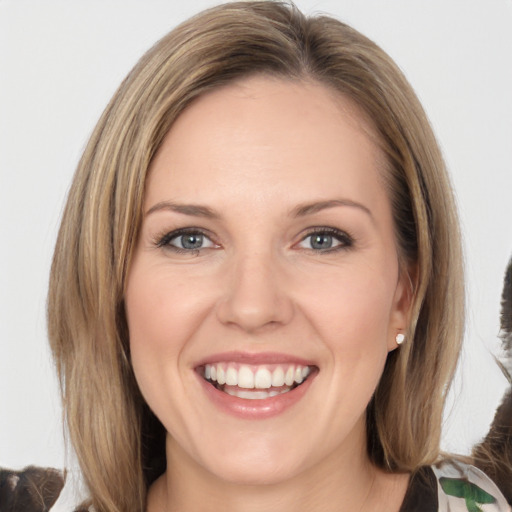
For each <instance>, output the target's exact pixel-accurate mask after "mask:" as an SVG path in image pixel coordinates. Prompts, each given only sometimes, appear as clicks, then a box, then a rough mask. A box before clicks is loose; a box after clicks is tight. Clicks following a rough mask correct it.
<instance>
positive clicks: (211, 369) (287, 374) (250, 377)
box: [204, 363, 311, 389]
mask: <svg viewBox="0 0 512 512" xmlns="http://www.w3.org/2000/svg"><path fill="white" fill-rule="evenodd" d="M310 371H311V370H310V368H309V366H301V365H277V366H276V365H264V366H249V365H237V364H235V363H217V364H206V365H205V366H204V378H205V379H208V380H211V381H215V382H217V383H218V384H221V385H222V384H227V385H228V386H238V387H240V388H245V389H268V388H271V387H281V386H285V385H286V386H292V385H293V384H294V383H297V384H300V383H301V382H302V381H303V380H304V379H305V378H306V377H307V376H308V375H309V373H310Z"/></svg>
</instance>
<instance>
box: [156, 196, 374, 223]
mask: <svg viewBox="0 0 512 512" xmlns="http://www.w3.org/2000/svg"><path fill="white" fill-rule="evenodd" d="M340 206H349V207H352V208H359V209H360V210H362V211H363V212H365V213H366V214H367V215H369V216H370V218H371V219H372V220H374V219H373V215H372V212H371V211H370V209H369V208H367V207H366V206H364V205H363V204H361V203H358V202H356V201H352V200H350V199H329V200H326V201H316V202H313V203H306V204H300V205H298V206H296V207H295V208H293V209H292V211H291V216H292V217H305V216H307V215H313V214H315V213H318V212H321V211H322V210H326V209H328V208H335V207H340ZM165 210H167V211H171V212H176V213H181V214H183V215H190V216H192V217H204V218H208V219H219V218H220V215H219V214H218V213H217V212H215V210H212V209H211V208H209V207H208V206H202V205H198V204H181V203H174V202H172V201H161V202H159V203H157V204H155V205H153V206H152V207H151V208H150V209H149V210H148V211H147V212H146V215H150V214H152V213H154V212H158V211H165Z"/></svg>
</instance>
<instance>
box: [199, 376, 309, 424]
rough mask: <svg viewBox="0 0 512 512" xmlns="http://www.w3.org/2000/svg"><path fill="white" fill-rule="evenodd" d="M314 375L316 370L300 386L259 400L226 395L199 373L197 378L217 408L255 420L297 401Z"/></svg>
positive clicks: (275, 412)
mask: <svg viewBox="0 0 512 512" xmlns="http://www.w3.org/2000/svg"><path fill="white" fill-rule="evenodd" d="M315 376H316V372H315V373H313V374H311V375H309V377H308V378H307V379H306V380H305V381H304V382H303V383H302V384H301V385H300V386H297V387H296V388H294V389H292V390H291V391H288V392H287V393H282V394H280V395H277V396H272V397H269V398H263V399H261V400H251V399H248V398H239V397H237V396H232V395H228V394H227V393H224V392H223V391H220V390H219V389H217V388H216V387H215V386H213V385H212V384H210V383H209V382H207V381H206V380H205V379H203V377H201V376H200V375H198V378H199V380H200V383H201V385H202V387H203V390H204V391H205V393H206V395H207V396H208V398H209V399H210V400H211V401H212V402H213V404H214V405H216V406H217V407H218V408H219V409H221V410H222V411H224V412H226V413H228V414H230V415H232V416H237V417H239V418H242V419H248V420H257V419H266V418H272V417H273V416H278V415H279V414H281V413H283V412H284V411H285V410H286V409H288V408H290V407H292V406H293V405H295V404H296V403H297V402H299V400H301V398H302V397H303V396H304V395H305V394H306V393H307V391H308V389H309V387H310V386H311V383H312V382H313V379H314V377H315Z"/></svg>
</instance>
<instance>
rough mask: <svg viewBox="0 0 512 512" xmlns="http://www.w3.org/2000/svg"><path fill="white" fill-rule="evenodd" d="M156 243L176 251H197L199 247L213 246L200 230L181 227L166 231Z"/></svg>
mask: <svg viewBox="0 0 512 512" xmlns="http://www.w3.org/2000/svg"><path fill="white" fill-rule="evenodd" d="M157 245H158V247H167V248H169V249H172V250H174V251H176V252H198V251H200V250H201V249H207V248H210V247H215V244H214V243H213V242H212V241H211V240H210V239H209V238H208V237H207V236H206V235H205V234H204V233H202V232H201V231H197V230H181V229H180V230H177V231H172V232H171V233H167V234H166V235H164V236H163V237H162V238H161V239H160V240H159V241H158V243H157Z"/></svg>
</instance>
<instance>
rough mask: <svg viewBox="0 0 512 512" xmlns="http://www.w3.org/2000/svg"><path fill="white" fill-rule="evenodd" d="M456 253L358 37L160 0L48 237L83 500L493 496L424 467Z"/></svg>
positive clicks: (373, 501)
mask: <svg viewBox="0 0 512 512" xmlns="http://www.w3.org/2000/svg"><path fill="white" fill-rule="evenodd" d="M461 274H462V270H461V255H460V243H459V233H458V226H457V218H456V213H455V209H454V206H453V198H452V194H451V190H450V184H449V181H448V178H447V177H446V174H445V171H444V166H443V162H442V159H441V156H440V153H439V150H438V147H437V145H436V142H435V138H434V136H433V134H432V132H431V130H430V127H429V125H428V121H427V120H426V117H425V114H424V113H423V110H422V108H421V106H420V105H419V103H418V100H417V99H416V97H415V95H414V93H413V91H412V90H411V88H410V86H409V85H408V83H407V82H406V80H405V79H404V77H403V76H402V74H401V73H400V71H399V70H398V69H397V67H396V66H395V65H394V63H393V62H392V61H391V60H390V59H389V57H388V56H387V55H386V54H384V52H382V50H380V49H379V48H378V47H376V46H375V45H374V44H373V43H372V42H371V41H369V40H367V39H366V38H365V37H363V36H362V35H361V34H359V33H357V32H356V31H354V30H353V29H351V28H349V27H347V26H345V25H343V24H342V23H340V22H337V21H335V20H333V19H331V18H328V17H318V18H305V17H304V16H303V15H302V14H301V13H300V12H298V11H297V10H296V9H295V8H293V7H289V6H287V5H283V4H280V3H274V2H255V3H252V2H250V3H234V4H228V5H224V6H220V7H218V8H215V9H212V10H210V11H206V12H204V13H202V14H200V15H198V16H196V17H195V18H193V19H191V20H189V21H188V22H186V23H184V24H183V25H181V26H180V27H178V28H177V29H176V30H174V31H173V32H171V33H170V34H169V35H168V36H166V37H165V38H164V39H162V40H161V41H160V42H159V43H157V45H156V46H155V47H154V48H152V49H151V50H150V51H149V52H148V53H147V54H146V55H145V56H144V57H143V58H142V59H141V61H140V62H139V63H138V64H137V66H136V67H135V68H134V70H133V71H132V72H131V73H130V75H129V76H128V77H127V79H126V80H125V81H124V82H123V84H122V85H121V87H120V89H119V90H118V91H117V93H116V94H115V96H114V98H113V99H112V101H111V103H110V104H109V106H108V107H107V109H106V111H105V113H104V114H103V116H102V118H101V119H100V121H99V123H98V125H97V127H96V130H95V132H94V133H93V135H92V137H91V140H90V142H89V144H88V146H87V148H86V150H85V153H84V155H83V158H82V160H81V162H80V164H79V168H78V171H77V174H76V176H75V179H74V182H73V185H72V188H71V191H70V195H69V198H68V204H67V207H66V210H65V213H64V218H63V221H62V226H61V230H60V233H59V239H58V242H57V247H56V251H55V257H54V263H53V269H52V276H51V283H50V296H49V306H48V307H49V332H50V339H51V343H52V348H53V351H54V354H55V358H56V361H57V364H58V368H59V372H60V375H61V379H62V383H63V390H64V402H65V406H66V413H67V420H68V423H69V428H70V436H71V439H72V441H73V444H74V447H75V449H76V451H77V455H78V458H79V461H80V464H81V467H82V469H83V473H84V477H85V480H86V482H87V484H88V487H89V489H90V492H91V501H92V504H93V505H94V508H95V509H96V510H108V511H128V510H130V511H133V510H148V511H149V512H153V511H158V510H206V509H208V510H216V509H222V510H237V511H243V510H281V511H283V510H289V509H292V508H293V509H297V508H299V509H306V510H324V511H325V510H339V509H340V507H342V506H343V508H347V509H351V510H390V511H391V510H399V509H401V510H419V509H420V508H419V507H420V506H421V507H422V508H421V509H423V510H438V508H439V509H440V510H444V509H446V507H447V506H448V505H447V503H448V501H450V506H451V507H452V508H453V507H454V506H456V503H457V504H459V503H462V504H464V502H466V504H467V507H469V508H468V510H476V508H474V507H478V506H479V505H478V503H491V504H493V506H494V507H495V510H505V509H504V508H503V507H505V504H504V502H503V499H502V497H501V496H500V495H499V492H498V490H497V489H496V488H495V487H494V486H493V484H492V482H490V481H487V480H485V478H484V477H483V475H479V474H476V473H474V472H473V470H472V469H470V468H468V467H466V466H462V465H450V466H446V465H445V466H439V467H436V468H434V469H430V467H429V466H430V465H431V464H434V463H436V462H438V461H439V437H440V424H441V414H442V409H443V403H444V396H445V393H446V390H447V387H448V385H449V383H450V381H451V378H452V375H453V371H454V368H455V364H456V361H457V357H458V353H459V349H460V341H461V336H462V322H463V284H462V276H461ZM411 475H413V476H412V477H411ZM436 475H437V478H436ZM443 478H444V480H443ZM438 481H439V482H440V484H439V485H440V486H442V487H443V488H444V489H445V490H444V491H439V493H438V488H437V485H438V483H437V482H438ZM475 486H478V487H476V488H477V489H478V492H477V493H476V494H475V493H471V492H469V491H468V490H467V489H469V490H470V491H471V490H474V489H475ZM482 487H484V488H482ZM439 489H441V487H439ZM460 489H462V491H460ZM418 497H419V498H418ZM418 499H420V501H419V502H415V500H418ZM418 503H420V505H418ZM443 507H445V508H443ZM471 507H473V508H471Z"/></svg>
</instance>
